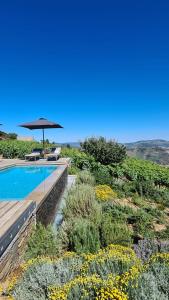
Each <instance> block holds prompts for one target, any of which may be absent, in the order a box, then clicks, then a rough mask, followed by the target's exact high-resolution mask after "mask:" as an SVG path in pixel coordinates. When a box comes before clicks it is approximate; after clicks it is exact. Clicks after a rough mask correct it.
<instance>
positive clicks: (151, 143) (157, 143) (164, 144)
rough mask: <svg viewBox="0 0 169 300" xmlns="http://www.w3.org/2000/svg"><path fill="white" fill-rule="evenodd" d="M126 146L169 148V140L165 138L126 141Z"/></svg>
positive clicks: (129, 147)
mask: <svg viewBox="0 0 169 300" xmlns="http://www.w3.org/2000/svg"><path fill="white" fill-rule="evenodd" d="M125 146H126V148H128V149H131V148H137V147H139V148H154V147H155V148H156V147H160V148H169V141H165V140H145V141H138V142H133V143H126V144H125Z"/></svg>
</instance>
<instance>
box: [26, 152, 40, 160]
mask: <svg viewBox="0 0 169 300" xmlns="http://www.w3.org/2000/svg"><path fill="white" fill-rule="evenodd" d="M39 158H40V153H39V152H37V153H30V154H26V155H25V160H37V159H39Z"/></svg>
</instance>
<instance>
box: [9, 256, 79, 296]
mask: <svg viewBox="0 0 169 300" xmlns="http://www.w3.org/2000/svg"><path fill="white" fill-rule="evenodd" d="M82 263H83V259H82V258H81V257H78V256H77V257H71V258H67V259H63V260H59V261H58V262H57V263H53V264H52V263H41V264H37V265H36V264H35V265H33V266H32V267H30V268H29V269H28V270H27V271H26V272H25V273H24V276H23V278H22V279H21V280H20V281H19V282H18V284H17V286H16V287H15V290H14V293H13V296H14V297H15V299H17V300H23V299H24V300H46V299H48V298H47V294H48V287H49V286H51V285H55V286H57V285H59V286H60V285H62V284H64V283H66V282H68V281H69V280H72V279H73V278H74V277H75V276H77V274H78V273H79V271H80V267H81V266H82Z"/></svg>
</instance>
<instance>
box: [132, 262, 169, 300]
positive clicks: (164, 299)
mask: <svg viewBox="0 0 169 300" xmlns="http://www.w3.org/2000/svg"><path fill="white" fill-rule="evenodd" d="M128 293H129V299H131V300H145V299H147V300H159V299H160V300H168V299H169V267H168V266H167V265H165V264H164V263H155V264H153V265H152V266H150V267H149V268H148V270H147V271H145V272H144V273H143V274H141V275H140V277H139V280H138V286H137V288H133V287H129V291H128Z"/></svg>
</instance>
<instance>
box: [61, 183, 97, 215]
mask: <svg viewBox="0 0 169 300" xmlns="http://www.w3.org/2000/svg"><path fill="white" fill-rule="evenodd" d="M63 213H64V218H65V219H67V220H69V219H71V218H73V219H74V218H75V217H82V218H91V219H92V220H95V219H98V218H97V217H98V215H100V214H101V206H100V204H99V203H98V202H97V201H96V198H95V190H94V188H93V187H92V186H90V185H88V184H79V185H76V186H75V187H73V188H72V189H71V190H70V191H69V193H68V196H67V199H66V206H65V207H64V209H63Z"/></svg>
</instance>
